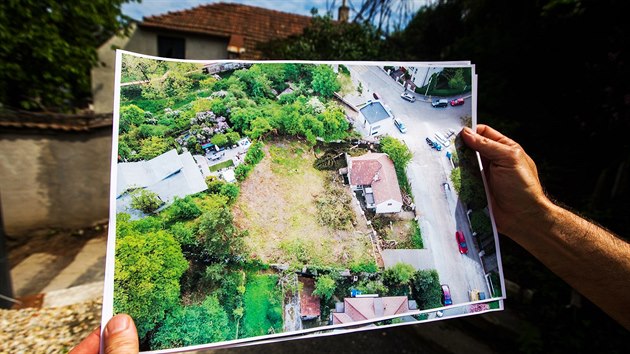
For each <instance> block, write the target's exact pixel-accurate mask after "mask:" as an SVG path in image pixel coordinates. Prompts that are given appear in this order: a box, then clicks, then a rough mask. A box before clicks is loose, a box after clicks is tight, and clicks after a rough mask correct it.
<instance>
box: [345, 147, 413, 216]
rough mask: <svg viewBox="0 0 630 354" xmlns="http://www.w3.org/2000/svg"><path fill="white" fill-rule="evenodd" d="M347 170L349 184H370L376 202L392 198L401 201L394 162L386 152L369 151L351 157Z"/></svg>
mask: <svg viewBox="0 0 630 354" xmlns="http://www.w3.org/2000/svg"><path fill="white" fill-rule="evenodd" d="M349 170H350V171H349V176H350V184H351V185H353V186H358V185H368V186H371V187H372V191H373V192H374V201H375V202H376V204H380V203H382V202H385V201H388V200H392V199H393V200H395V201H398V202H400V203H402V194H401V193H400V187H399V186H398V177H396V170H395V169H394V163H393V162H392V160H390V158H389V156H387V154H383V153H371V152H370V153H367V154H365V155H361V156H358V157H351V158H350V166H349Z"/></svg>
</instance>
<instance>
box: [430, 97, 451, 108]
mask: <svg viewBox="0 0 630 354" xmlns="http://www.w3.org/2000/svg"><path fill="white" fill-rule="evenodd" d="M431 105H432V106H433V107H435V108H444V107H446V106H448V100H445V99H441V100H433V102H431Z"/></svg>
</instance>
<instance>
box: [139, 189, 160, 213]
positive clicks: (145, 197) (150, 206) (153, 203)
mask: <svg viewBox="0 0 630 354" xmlns="http://www.w3.org/2000/svg"><path fill="white" fill-rule="evenodd" d="M162 204H164V202H163V201H162V200H161V199H160V197H159V196H158V195H157V194H156V193H155V192H152V191H150V190H148V189H144V188H143V189H140V190H137V191H135V192H133V194H132V195H131V207H132V208H134V209H138V210H140V211H142V212H143V213H147V214H149V213H152V212H154V211H156V210H157V208H159V207H160V206H161V205H162Z"/></svg>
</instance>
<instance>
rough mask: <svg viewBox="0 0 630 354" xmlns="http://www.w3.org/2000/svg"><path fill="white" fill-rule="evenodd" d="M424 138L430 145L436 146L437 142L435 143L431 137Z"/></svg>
mask: <svg viewBox="0 0 630 354" xmlns="http://www.w3.org/2000/svg"><path fill="white" fill-rule="evenodd" d="M424 140H425V141H426V142H427V144H428V145H429V146H430V147H434V146H435V144H434V143H433V140H431V139H429V138H426V139H424Z"/></svg>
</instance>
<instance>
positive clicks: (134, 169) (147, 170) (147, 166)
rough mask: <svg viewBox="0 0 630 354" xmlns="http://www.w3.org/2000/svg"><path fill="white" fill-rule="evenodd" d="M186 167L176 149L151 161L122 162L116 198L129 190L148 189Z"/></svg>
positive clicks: (119, 165) (119, 167) (119, 169)
mask: <svg viewBox="0 0 630 354" xmlns="http://www.w3.org/2000/svg"><path fill="white" fill-rule="evenodd" d="M183 167H184V165H183V164H182V161H181V160H180V158H179V156H178V155H177V151H176V150H175V149H173V150H170V151H167V152H165V153H163V154H162V155H160V156H157V157H155V158H153V159H151V160H149V161H136V162H121V163H119V164H118V165H117V168H118V181H117V186H116V196H117V197H119V196H121V195H122V194H123V193H125V192H126V191H128V190H129V189H135V188H146V187H148V186H150V185H153V184H155V183H157V182H159V181H161V180H163V179H164V178H166V177H168V176H170V175H172V174H174V173H176V172H177V171H180V170H181V169H182V168H183Z"/></svg>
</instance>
